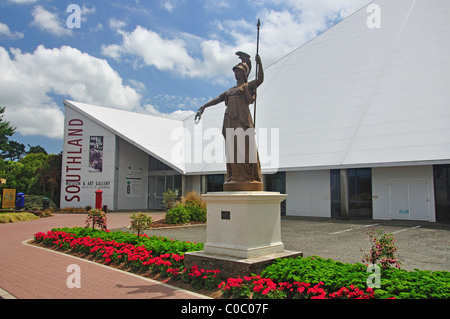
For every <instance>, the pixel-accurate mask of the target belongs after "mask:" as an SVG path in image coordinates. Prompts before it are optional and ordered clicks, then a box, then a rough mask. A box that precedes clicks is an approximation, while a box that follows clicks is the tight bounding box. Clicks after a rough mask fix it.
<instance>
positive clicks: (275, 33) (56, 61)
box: [0, 0, 370, 153]
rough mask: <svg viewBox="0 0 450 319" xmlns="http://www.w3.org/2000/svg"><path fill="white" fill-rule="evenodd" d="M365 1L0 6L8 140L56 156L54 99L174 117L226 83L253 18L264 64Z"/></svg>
mask: <svg viewBox="0 0 450 319" xmlns="http://www.w3.org/2000/svg"><path fill="white" fill-rule="evenodd" d="M369 2H370V1H369V0H302V1H300V0H259V1H258V0H241V1H236V0H153V1H142V0H141V1H139V0H130V1H125V0H111V1H108V0H96V1H85V2H83V1H77V0H70V1H61V0H2V1H1V2H0V105H1V106H5V107H6V113H5V120H8V121H10V122H11V124H12V125H13V126H15V127H16V134H14V136H13V137H12V139H13V140H16V141H18V142H21V143H23V144H25V145H28V144H30V145H41V146H43V147H44V148H45V149H46V150H47V151H48V152H49V153H59V152H60V151H62V138H63V126H64V107H63V103H62V100H63V99H69V100H75V101H78V102H84V103H89V104H94V105H103V106H108V107H114V108H119V109H124V110H129V111H134V112H141V113H146V114H152V115H156V116H165V117H172V118H178V119H183V118H186V117H188V116H189V115H191V114H192V113H193V112H194V111H196V110H197V109H198V108H199V107H200V106H201V105H202V104H203V103H205V102H207V101H208V100H209V99H210V98H213V97H215V96H217V95H218V94H220V93H221V92H223V91H224V90H225V89H227V88H228V87H230V86H232V85H233V84H234V77H233V73H232V71H231V69H232V67H233V66H234V65H235V64H237V63H238V62H239V60H238V58H237V57H236V56H235V55H234V53H235V52H236V51H245V52H248V53H249V54H250V55H252V56H254V54H255V51H256V22H257V19H258V18H260V19H261V23H262V27H261V40H260V41H261V43H260V55H261V58H262V60H263V64H264V66H265V67H267V66H269V65H270V64H272V63H274V62H276V61H277V60H278V59H280V58H282V57H283V56H285V55H286V54H288V53H289V52H291V51H292V50H294V49H296V48H298V47H299V46H301V45H302V44H304V43H305V42H307V41H308V40H310V39H312V38H314V37H315V36H317V35H318V34H320V33H321V32H324V31H325V30H327V29H328V28H330V27H331V26H333V25H334V24H336V23H337V22H339V21H341V20H342V19H343V18H345V17H347V16H348V15H350V14H352V13H353V12H354V11H356V10H358V9H360V8H361V7H363V6H365V5H366V4H367V3H369ZM69 5H76V7H77V8H79V11H74V10H69V11H67V8H68V6H69ZM77 13H79V17H80V27H79V28H77V27H72V28H71V27H70V23H69V24H68V23H67V21H68V20H69V22H76V20H73V18H74V17H76V14H77ZM74 14H75V15H74ZM77 17H78V16H77Z"/></svg>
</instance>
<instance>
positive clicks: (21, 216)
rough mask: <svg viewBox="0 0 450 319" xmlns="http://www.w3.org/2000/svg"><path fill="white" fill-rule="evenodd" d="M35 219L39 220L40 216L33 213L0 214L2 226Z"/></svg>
mask: <svg viewBox="0 0 450 319" xmlns="http://www.w3.org/2000/svg"><path fill="white" fill-rule="evenodd" d="M33 219H39V217H38V216H36V215H34V214H32V213H25V212H24V213H0V224H6V223H16V222H22V221H28V220H33Z"/></svg>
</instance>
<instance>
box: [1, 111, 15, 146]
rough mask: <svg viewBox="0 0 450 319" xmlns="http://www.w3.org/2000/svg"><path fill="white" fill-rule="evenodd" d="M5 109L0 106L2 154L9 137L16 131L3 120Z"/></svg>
mask: <svg viewBox="0 0 450 319" xmlns="http://www.w3.org/2000/svg"><path fill="white" fill-rule="evenodd" d="M4 112H5V107H4V106H0V152H1V153H3V152H4V151H5V150H6V148H7V146H8V142H9V137H10V136H12V135H13V134H14V132H15V131H16V128H15V127H12V126H11V125H10V123H9V122H8V121H4V120H3V115H4Z"/></svg>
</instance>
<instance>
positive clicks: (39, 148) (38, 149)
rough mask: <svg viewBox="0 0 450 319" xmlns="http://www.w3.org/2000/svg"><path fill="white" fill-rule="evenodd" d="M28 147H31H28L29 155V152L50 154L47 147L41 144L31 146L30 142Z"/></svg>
mask: <svg viewBox="0 0 450 319" xmlns="http://www.w3.org/2000/svg"><path fill="white" fill-rule="evenodd" d="M28 148H29V149H28V152H27V155H29V154H40V153H42V154H45V155H47V154H48V153H47V151H46V150H45V148H43V147H42V146H40V145H36V146H31V145H30V144H28Z"/></svg>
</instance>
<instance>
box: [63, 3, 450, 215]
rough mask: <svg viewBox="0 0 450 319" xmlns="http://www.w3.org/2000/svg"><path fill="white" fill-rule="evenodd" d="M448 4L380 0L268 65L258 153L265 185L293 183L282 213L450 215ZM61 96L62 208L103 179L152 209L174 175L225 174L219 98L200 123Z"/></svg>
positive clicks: (208, 182)
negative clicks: (93, 158)
mask: <svg viewBox="0 0 450 319" xmlns="http://www.w3.org/2000/svg"><path fill="white" fill-rule="evenodd" d="M448 17H450V2H449V1H448V0H378V1H373V2H371V3H370V4H369V5H368V6H365V7H363V8H361V9H360V10H359V11H357V12H356V13H354V14H353V15H351V16H350V17H348V18H347V19H345V20H343V21H342V22H340V23H338V24H337V25H335V26H334V27H332V28H331V29H329V30H328V31H326V32H324V33H322V34H321V35H319V36H318V37H316V38H315V39H313V40H311V41H309V42H308V43H306V44H305V45H303V46H301V47H300V48H298V49H297V50H295V51H293V52H292V53H291V54H289V55H287V56H286V57H284V58H282V59H280V60H279V61H277V62H276V63H274V64H273V65H270V66H268V67H266V70H265V82H264V83H263V85H262V86H261V87H260V89H259V91H258V102H257V117H256V118H257V120H256V128H257V133H258V137H259V138H260V143H259V152H260V156H261V157H262V160H261V161H262V168H263V173H265V187H266V189H267V190H276V191H282V192H286V193H287V194H288V199H287V201H286V203H285V206H284V207H283V209H284V211H285V213H286V214H287V215H297V216H316V217H341V218H347V217H349V218H373V219H411V220H426V221H433V222H434V221H449V220H450V186H449V185H450V36H448V35H449V34H450V19H449V18H448ZM261 56H262V58H264V55H263V53H261ZM219 93H221V92H218V94H219ZM65 105H66V133H65V134H66V136H65V143H64V145H65V149H64V161H65V162H64V163H63V172H65V173H66V175H67V176H69V177H67V176H63V185H62V200H61V205H62V206H63V207H64V206H83V205H93V199H92V198H93V195H92V194H93V191H94V190H96V189H97V188H96V185H95V184H96V182H97V181H98V182H99V185H98V187H103V188H102V190H103V191H104V193H105V195H104V196H105V201H106V203H107V204H108V206H109V207H110V208H112V209H115V210H120V209H145V208H149V209H152V208H158V205H159V204H158V203H159V202H158V200H159V199H158V198H159V197H161V194H162V193H161V191H162V190H165V189H167V188H174V187H176V186H177V187H178V188H182V190H183V191H188V190H190V189H197V190H198V191H201V192H206V191H215V190H217V187H218V186H217V185H220V180H221V177H222V176H223V174H224V173H225V164H224V162H223V161H221V160H220V159H221V156H220V155H221V154H220V152H217V150H218V145H222V143H223V141H222V140H221V136H220V134H216V133H217V132H219V133H220V132H221V128H222V119H223V113H224V110H225V106H224V105H218V106H215V107H212V108H208V109H207V111H205V113H204V115H203V118H202V121H201V124H199V125H195V124H194V120H193V118H192V117H191V118H188V119H186V120H185V121H175V120H169V119H162V118H157V117H152V116H147V115H142V114H136V113H131V112H125V111H119V110H113V109H110V108H104V107H97V106H92V105H87V104H82V103H78V102H73V101H65ZM252 109H253V108H252ZM74 119H78V120H81V121H82V122H83V125H84V126H83V132H82V134H83V139H82V140H81V141H78V142H74V141H75V140H76V139H77V137H79V136H77V135H76V134H74V133H76V132H79V131H76V130H75V129H76V128H77V126H76V125H75V126H73V127H71V126H70V125H69V124H70V121H72V120H74ZM76 123H77V121H73V122H72V124H76ZM70 133H72V134H70ZM90 136H103V141H104V142H103V148H102V152H103V168H102V172H89V171H88V169H87V167H88V166H89V159H88V158H87V157H88V156H87V154H89V149H90V148H89V140H90ZM264 138H267V143H265V140H264ZM199 140H200V143H198V141H199ZM70 141H72V142H71V143H69V142H70ZM78 144H80V145H82V146H81V148H82V153H80V154H78V155H79V156H74V155H77V154H76V153H75V152H77V151H79V150H77V148H80V147H79V146H78ZM106 154H108V155H109V156H106ZM208 155H211V156H209V157H208ZM74 157H77V158H74ZM78 157H79V158H78ZM264 159H265V160H264ZM155 160H156V162H157V163H158V165H159V166H160V168H161V167H165V168H164V169H159V170H155V169H154V166H153V167H152V165H154V163H155ZM78 162H79V163H81V164H76V163H78ZM152 163H153V164H152ZM64 165H66V166H75V167H74V168H73V169H71V167H69V168H67V167H65V166H64ZM77 165H78V166H77ZM91 166H92V165H91ZM78 168H79V170H78ZM274 172H277V173H276V174H273V173H274ZM69 173H77V174H69ZM78 173H79V174H78ZM70 175H73V176H70ZM76 176H78V177H76ZM161 176H173V177H164V178H163V177H161ZM163 180H164V181H163ZM68 181H71V182H68ZM106 181H108V182H109V184H108V183H106V184H102V183H103V182H106ZM83 182H84V183H85V184H84V187H83ZM86 182H92V183H90V184H89V186H87V184H86ZM104 185H106V186H107V187H104ZM130 185H131V186H130ZM130 187H131V190H130ZM219 188H220V187H219ZM127 191H128V193H127ZM69 199H71V200H69Z"/></svg>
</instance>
